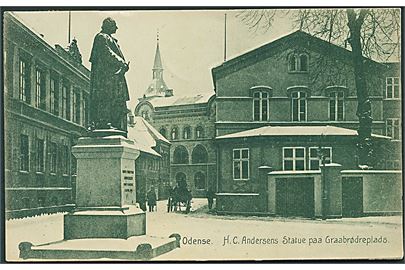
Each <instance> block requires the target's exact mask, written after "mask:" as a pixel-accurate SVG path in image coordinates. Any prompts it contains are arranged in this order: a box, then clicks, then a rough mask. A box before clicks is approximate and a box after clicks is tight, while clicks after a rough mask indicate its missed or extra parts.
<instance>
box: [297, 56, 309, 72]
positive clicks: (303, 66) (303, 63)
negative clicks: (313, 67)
mask: <svg viewBox="0 0 405 270" xmlns="http://www.w3.org/2000/svg"><path fill="white" fill-rule="evenodd" d="M299 59H300V68H299V71H308V55H307V54H305V53H303V54H300V58H299Z"/></svg>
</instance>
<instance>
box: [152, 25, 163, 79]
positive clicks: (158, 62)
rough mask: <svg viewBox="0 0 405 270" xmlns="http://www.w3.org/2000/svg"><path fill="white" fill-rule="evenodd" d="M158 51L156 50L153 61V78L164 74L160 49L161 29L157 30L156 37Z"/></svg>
mask: <svg viewBox="0 0 405 270" xmlns="http://www.w3.org/2000/svg"><path fill="white" fill-rule="evenodd" d="M156 44H157V45H156V52H155V61H154V62H153V69H152V70H153V79H155V78H159V77H160V78H161V77H162V75H163V66H162V58H161V57H160V49H159V30H158V32H157V37H156Z"/></svg>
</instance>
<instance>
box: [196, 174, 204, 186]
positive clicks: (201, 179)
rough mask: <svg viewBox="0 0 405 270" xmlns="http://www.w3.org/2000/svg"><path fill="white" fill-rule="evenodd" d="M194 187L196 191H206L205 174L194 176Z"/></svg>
mask: <svg viewBox="0 0 405 270" xmlns="http://www.w3.org/2000/svg"><path fill="white" fill-rule="evenodd" d="M194 186H195V189H205V174H203V173H202V172H197V173H196V174H195V175H194Z"/></svg>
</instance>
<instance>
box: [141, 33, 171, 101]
mask: <svg viewBox="0 0 405 270" xmlns="http://www.w3.org/2000/svg"><path fill="white" fill-rule="evenodd" d="M159 41H160V40H159V30H158V31H157V34H156V51H155V60H154V62H153V68H152V82H151V84H150V85H149V87H148V89H147V90H146V92H145V94H144V97H148V98H149V97H168V96H172V95H173V90H172V89H170V88H169V87H167V85H166V83H165V81H164V79H163V65H162V58H161V56H160V48H159Z"/></svg>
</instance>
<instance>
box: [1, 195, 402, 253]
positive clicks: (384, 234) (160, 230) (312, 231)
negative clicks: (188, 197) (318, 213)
mask: <svg viewBox="0 0 405 270" xmlns="http://www.w3.org/2000/svg"><path fill="white" fill-rule="evenodd" d="M193 208H194V210H195V209H196V210H195V211H194V212H192V213H190V214H188V215H186V214H182V213H167V212H166V201H159V202H158V211H157V212H151V213H150V212H148V213H147V234H148V235H153V236H166V237H167V236H169V235H170V234H172V233H179V234H180V235H181V236H182V239H181V247H180V248H179V249H175V250H173V251H171V252H169V253H166V254H163V255H162V256H160V257H157V258H154V260H221V259H222V260H243V259H258V260H260V259H262V260H271V259H289V258H290V259H291V258H301V259H309V258H314V259H315V258H358V259H360V258H367V257H372V258H384V257H385V258H395V257H401V254H402V225H401V224H402V217H364V218H356V219H355V218H351V219H336V220H327V221H322V220H303V219H285V218H275V217H235V216H215V215H211V214H208V213H207V210H206V209H207V206H206V200H205V199H194V200H193ZM62 221H63V215H62V214H56V215H50V216H41V217H35V218H27V219H20V220H11V221H7V223H6V246H7V250H6V258H7V260H18V244H19V243H20V242H21V241H30V242H32V243H34V244H40V243H46V242H50V241H57V240H61V239H62V238H63V222H62ZM393 254H395V256H394V257H393V256H392V255H393ZM389 255H391V257H388V256H389Z"/></svg>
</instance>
